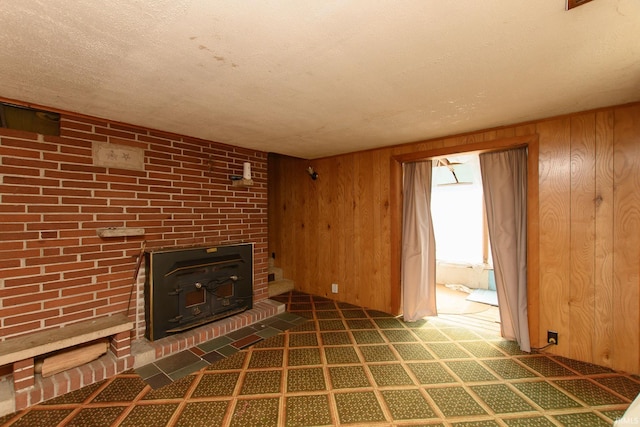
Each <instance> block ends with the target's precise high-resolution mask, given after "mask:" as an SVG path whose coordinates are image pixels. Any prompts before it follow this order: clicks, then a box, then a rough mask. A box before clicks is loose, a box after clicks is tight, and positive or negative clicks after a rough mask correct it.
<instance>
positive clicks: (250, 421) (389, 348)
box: [0, 291, 640, 427]
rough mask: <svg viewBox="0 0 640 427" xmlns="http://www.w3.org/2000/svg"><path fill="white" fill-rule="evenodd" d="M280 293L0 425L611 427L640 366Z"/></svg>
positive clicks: (451, 322)
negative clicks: (532, 349) (615, 366)
mask: <svg viewBox="0 0 640 427" xmlns="http://www.w3.org/2000/svg"><path fill="white" fill-rule="evenodd" d="M274 299H276V300H278V301H281V302H283V303H285V304H286V305H287V312H286V313H283V314H282V315H278V316H274V318H270V319H266V320H265V321H264V322H261V324H260V325H256V326H253V327H247V328H243V329H242V330H239V331H236V332H234V333H233V334H229V335H228V336H225V337H220V338H216V339H215V340H212V341H209V342H207V343H203V344H200V345H199V346H198V347H197V349H194V350H193V351H192V350H191V349H189V350H188V351H187V352H181V354H179V355H178V356H176V357H172V358H167V359H166V360H160V361H158V362H156V363H154V364H153V365H152V366H145V367H142V368H141V369H138V370H136V371H128V372H125V373H123V374H120V375H117V376H115V377H113V378H109V379H107V380H104V381H101V382H99V383H96V384H94V385H91V386H88V387H84V388H82V389H80V390H77V391H74V392H72V393H68V394H66V395H64V396H60V397H58V398H56V399H52V400H50V401H47V402H45V403H43V404H40V405H37V406H34V407H32V408H29V409H27V410H24V411H22V412H19V413H16V414H11V415H8V416H5V417H2V418H0V425H2V426H11V427H22V426H28V427H33V426H35V427H38V426H43V427H72V426H74V427H81V426H99V427H102V426H113V427H120V426H143V427H144V426H154V427H161V426H171V427H174V426H179V427H182V426H184V427H187V426H189V427H193V426H195V427H197V426H203V427H204V426H223V427H229V426H243V427H244V426H269V427H271V426H283V427H311V426H351V427H364V426H393V427H408V426H412V427H417V426H431V427H434V426H443V427H488V426H501V427H505V426H508V427H525V426H526V427H547V426H580V427H588V426H600V425H602V426H609V425H612V424H613V422H614V421H615V420H616V419H618V418H620V417H622V416H623V414H624V411H625V409H626V408H627V407H628V406H629V403H630V402H631V401H632V400H633V399H634V398H635V396H636V395H637V394H638V393H640V378H638V377H637V376H633V375H627V374H624V373H620V372H614V371H612V370H610V369H608V368H605V367H600V366H597V365H593V364H589V363H584V362H578V361H574V360H571V359H566V358H563V357H558V356H554V355H547V354H543V353H542V354H529V353H525V352H522V351H521V350H520V349H519V347H518V345H517V343H514V342H512V341H506V340H504V339H502V338H500V337H499V336H498V335H496V334H495V333H494V334H493V335H492V334H491V333H490V332H489V331H482V330H478V329H475V328H473V327H472V326H471V325H470V324H469V321H468V320H464V321H460V322H457V321H456V318H455V316H451V315H448V316H443V317H441V318H438V317H429V318H425V319H422V320H420V321H417V322H410V323H405V322H403V321H402V318H398V317H394V316H392V315H389V314H387V313H383V312H380V311H377V310H369V309H366V308H362V307H357V306H354V305H352V304H346V303H340V302H335V301H332V300H330V299H328V298H324V297H318V296H313V295H309V294H304V293H301V292H295V291H294V292H289V293H287V294H284V295H279V296H276V297H274ZM249 341H250V342H251V343H250V344H248V345H245V343H246V342H249ZM194 355H195V356H194ZM189 369H193V370H192V371H189ZM163 375H164V377H163ZM154 378H155V380H154ZM158 378H161V379H162V380H161V381H160V380H158ZM154 381H156V382H155V383H154Z"/></svg>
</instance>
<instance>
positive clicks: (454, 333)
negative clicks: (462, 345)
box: [440, 328, 480, 341]
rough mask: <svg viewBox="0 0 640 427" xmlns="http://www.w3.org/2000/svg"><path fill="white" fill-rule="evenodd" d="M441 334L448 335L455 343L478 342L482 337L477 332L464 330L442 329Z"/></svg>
mask: <svg viewBox="0 0 640 427" xmlns="http://www.w3.org/2000/svg"><path fill="white" fill-rule="evenodd" d="M440 332H442V333H444V334H445V335H447V336H448V337H449V338H451V339H452V340H454V341H463V340H478V339H480V336H479V335H478V334H476V333H475V332H473V331H471V330H469V329H464V328H441V329H440Z"/></svg>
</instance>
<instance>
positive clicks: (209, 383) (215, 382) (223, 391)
mask: <svg viewBox="0 0 640 427" xmlns="http://www.w3.org/2000/svg"><path fill="white" fill-rule="evenodd" d="M239 377H240V373H239V372H220V373H210V374H209V373H207V374H204V375H202V377H201V378H200V381H199V382H198V385H197V386H196V389H195V390H194V391H193V394H192V397H195V398H198V397H213V396H232V395H233V391H234V390H235V388H236V384H237V382H238V378H239Z"/></svg>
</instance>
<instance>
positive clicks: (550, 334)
mask: <svg viewBox="0 0 640 427" xmlns="http://www.w3.org/2000/svg"><path fill="white" fill-rule="evenodd" d="M547 343H549V344H554V345H558V333H557V332H556V331H547Z"/></svg>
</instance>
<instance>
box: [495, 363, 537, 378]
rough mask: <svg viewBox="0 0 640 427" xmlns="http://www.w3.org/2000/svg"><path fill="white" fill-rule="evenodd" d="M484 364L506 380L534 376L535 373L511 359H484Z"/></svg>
mask: <svg viewBox="0 0 640 427" xmlns="http://www.w3.org/2000/svg"><path fill="white" fill-rule="evenodd" d="M484 364H485V365H487V366H488V367H489V368H491V369H493V370H494V371H495V372H496V373H497V374H498V375H500V376H501V377H502V378H504V379H507V380H517V379H521V378H534V377H536V374H534V373H533V372H531V371H529V370H528V369H526V368H524V367H523V366H522V365H520V364H519V363H518V362H515V361H513V360H511V359H491V360H484Z"/></svg>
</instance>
